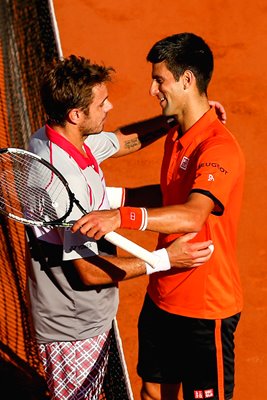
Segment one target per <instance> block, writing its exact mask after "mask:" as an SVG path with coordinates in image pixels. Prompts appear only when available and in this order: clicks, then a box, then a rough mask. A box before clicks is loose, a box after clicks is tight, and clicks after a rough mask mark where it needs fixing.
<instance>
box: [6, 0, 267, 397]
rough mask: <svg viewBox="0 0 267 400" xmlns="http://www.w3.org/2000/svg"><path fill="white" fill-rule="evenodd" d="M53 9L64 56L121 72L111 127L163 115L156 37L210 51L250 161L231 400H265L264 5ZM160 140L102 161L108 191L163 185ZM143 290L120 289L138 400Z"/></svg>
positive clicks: (68, 5)
mask: <svg viewBox="0 0 267 400" xmlns="http://www.w3.org/2000/svg"><path fill="white" fill-rule="evenodd" d="M54 8H55V15H56V19H57V23H58V29H59V35H60V40H61V46H62V51H63V55H65V56H68V55H70V54H76V55H81V56H85V57H87V58H90V59H91V60H92V61H95V62H97V63H104V64H105V65H106V66H112V67H113V68H114V69H115V70H116V74H115V75H114V80H113V81H114V82H113V83H112V84H111V85H110V88H109V92H110V101H111V102H112V103H113V106H114V108H113V110H112V111H111V112H110V113H109V118H108V122H107V124H106V127H105V128H106V130H113V129H115V128H116V127H118V126H121V125H125V124H128V123H132V122H135V121H141V120H144V119H146V118H150V117H153V116H156V115H158V114H159V113H160V112H161V110H160V108H159V105H158V101H157V100H156V99H154V98H151V97H150V96H149V86H150V80H151V77H150V74H151V67H150V65H149V64H148V63H147V62H146V54H147V52H148V50H149V49H150V47H151V46H152V45H153V44H154V43H155V42H156V41H157V40H159V39H161V38H163V37H165V36H167V35H170V34H173V33H178V32H185V31H188V32H194V33H196V34H197V35H200V36H202V37H203V38H204V39H205V40H206V41H207V43H208V44H209V45H210V46H211V48H212V50H213V53H214V57H215V71H214V76H213V79H212V82H211V84H210V89H209V98H210V99H212V100H218V101H220V102H221V103H222V104H223V105H224V107H225V109H226V112H227V127H228V128H229V129H230V130H231V131H232V133H233V134H234V135H235V136H236V137H237V139H238V141H239V143H240V145H241V147H242V149H243V151H244V154H245V157H246V164H247V171H246V182H245V192H244V202H243V209H242V214H241V220H240V230H239V241H238V259H239V264H240V271H241V278H242V283H243V288H244V300H245V305H244V311H243V313H242V317H241V321H240V324H239V326H238V330H237V334H236V390H235V396H234V399H236V400H265V399H266V397H267V395H266V393H267V380H266V376H267V336H266V330H267V268H266V264H267V263H266V258H267V246H266V239H267V235H266V217H267V213H266V206H265V197H266V195H267V183H266V177H265V176H266V173H267V161H266V159H267V151H266V145H267V135H266V133H265V125H267V107H266V96H267V79H266V69H267V24H266V20H267V3H266V1H264V0H254V1H250V0H247V1H246V0H244V1H242V0H236V1H230V0H224V1H223V0H217V1H212V0H202V1H198V0H187V1H175V0H169V1H166V0H143V1H140V0H102V1H101V0H75V1H74V0H54ZM2 84H3V83H1V85H2ZM1 85H0V86H1ZM3 115H4V113H3ZM3 120H4V118H3ZM163 143H164V139H161V140H159V141H158V142H156V143H154V144H153V145H151V146H150V147H149V148H147V149H144V150H141V151H140V152H138V153H137V154H135V155H131V156H128V157H126V158H124V159H118V160H109V161H106V162H105V163H104V164H103V165H102V168H103V170H104V172H105V175H106V181H107V184H108V185H109V186H125V187H135V186H142V185H146V184H151V183H158V182H159V171H160V165H161V159H162V153H163ZM2 146H3V145H2ZM18 229H20V228H18ZM21 232H22V231H21ZM120 233H122V234H124V235H125V236H126V237H128V238H130V239H132V240H134V241H136V242H137V243H139V244H141V245H142V246H143V247H145V248H147V249H149V250H153V249H154V246H155V244H156V238H157V235H155V234H152V233H148V232H146V233H144V232H130V231H120ZM16 234H17V233H16ZM19 235H21V236H22V235H23V233H21V234H20V232H19ZM120 254H122V255H125V254H124V253H122V252H121V251H120ZM2 261H3V260H2ZM3 262H4V261H3ZM146 285H147V278H146V277H144V278H138V279H135V280H131V281H127V282H123V283H121V284H120V308H119V313H118V323H119V328H120V332H121V337H122V341H123V347H124V351H125V357H126V362H127V366H128V370H129V375H130V380H131V383H132V390H133V394H134V398H135V399H136V400H138V399H139V390H140V380H139V378H138V376H137V374H136V361H137V319H138V315H139V311H140V308H141V305H142V302H143V297H144V293H145V290H146ZM3 309H4V308H3ZM3 326H4V325H3ZM2 379H4V378H2Z"/></svg>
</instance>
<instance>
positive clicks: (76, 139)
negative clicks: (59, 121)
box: [49, 124, 84, 153]
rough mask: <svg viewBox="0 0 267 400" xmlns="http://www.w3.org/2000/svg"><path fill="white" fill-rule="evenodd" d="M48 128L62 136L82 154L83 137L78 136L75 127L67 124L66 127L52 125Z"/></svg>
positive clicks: (78, 133)
mask: <svg viewBox="0 0 267 400" xmlns="http://www.w3.org/2000/svg"><path fill="white" fill-rule="evenodd" d="M49 126H50V127H51V128H52V129H54V130H55V131H56V132H57V133H58V134H59V135H61V136H63V137H64V138H65V139H67V140H68V141H69V142H70V143H71V144H73V146H75V147H76V148H77V149H78V150H79V151H80V152H81V153H84V150H83V143H84V137H82V136H81V135H80V132H79V131H78V130H77V126H75V125H73V126H72V125H70V124H67V125H66V126H61V125H54V124H52V125H49Z"/></svg>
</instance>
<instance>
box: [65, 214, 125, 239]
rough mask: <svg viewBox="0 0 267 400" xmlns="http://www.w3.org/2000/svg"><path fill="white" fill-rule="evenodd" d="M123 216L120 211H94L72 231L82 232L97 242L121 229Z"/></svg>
mask: <svg viewBox="0 0 267 400" xmlns="http://www.w3.org/2000/svg"><path fill="white" fill-rule="evenodd" d="M120 224H121V216H120V212H119V210H101V211H92V212H90V213H89V214H86V215H84V216H83V217H82V218H80V219H78V221H76V222H75V224H74V225H73V226H72V228H71V231H72V232H73V233H74V232H77V231H78V230H80V232H81V233H82V234H83V235H86V236H87V237H89V238H94V239H95V240H99V239H101V237H102V236H104V235H105V234H106V233H108V232H111V231H115V230H116V229H117V228H119V227H120Z"/></svg>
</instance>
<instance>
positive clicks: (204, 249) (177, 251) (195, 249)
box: [166, 233, 213, 268]
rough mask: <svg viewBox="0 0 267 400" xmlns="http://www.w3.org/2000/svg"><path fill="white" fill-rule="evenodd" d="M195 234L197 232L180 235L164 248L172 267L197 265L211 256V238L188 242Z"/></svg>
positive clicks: (192, 266)
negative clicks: (203, 240) (204, 240)
mask: <svg viewBox="0 0 267 400" xmlns="http://www.w3.org/2000/svg"><path fill="white" fill-rule="evenodd" d="M196 235H197V233H187V234H185V235H183V236H180V237H179V238H178V239H176V240H175V241H174V242H172V243H171V245H170V246H169V247H168V248H167V249H166V250H167V252H168V255H169V259H170V263H171V266H172V267H174V268H194V267H199V266H200V265H203V264H204V263H206V262H207V261H208V260H209V259H210V258H211V255H212V252H213V249H212V241H211V240H207V241H206V242H195V243H189V240H192V239H193V238H194V237H195V236H196ZM209 246H210V247H209Z"/></svg>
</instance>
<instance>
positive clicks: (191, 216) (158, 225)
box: [72, 193, 214, 240]
mask: <svg viewBox="0 0 267 400" xmlns="http://www.w3.org/2000/svg"><path fill="white" fill-rule="evenodd" d="M213 208H214V203H213V201H212V200H211V199H210V198H209V197H208V196H205V195H203V194H200V193H192V194H191V195H190V196H189V198H188V201H187V202H186V203H185V204H179V205H174V206H168V207H161V208H149V209H148V210H147V213H148V224H147V228H146V229H147V230H150V231H154V232H161V233H167V234H169V233H188V232H199V231H200V230H201V228H202V227H203V225H204V223H205V221H206V220H207V218H208V216H209V215H210V213H211V211H212V210H213ZM120 227H121V214H120V211H119V210H105V211H92V212H91V213H89V214H87V215H85V216H83V217H82V218H80V219H79V220H78V221H77V222H76V223H75V224H74V225H73V227H72V231H73V232H76V231H77V230H79V229H80V232H81V233H82V234H83V235H86V236H88V237H93V238H95V239H96V240H98V239H100V238H101V237H102V236H103V235H105V234H106V233H108V232H111V231H113V230H116V229H118V228H120Z"/></svg>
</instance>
